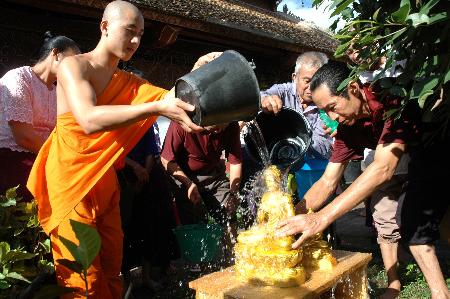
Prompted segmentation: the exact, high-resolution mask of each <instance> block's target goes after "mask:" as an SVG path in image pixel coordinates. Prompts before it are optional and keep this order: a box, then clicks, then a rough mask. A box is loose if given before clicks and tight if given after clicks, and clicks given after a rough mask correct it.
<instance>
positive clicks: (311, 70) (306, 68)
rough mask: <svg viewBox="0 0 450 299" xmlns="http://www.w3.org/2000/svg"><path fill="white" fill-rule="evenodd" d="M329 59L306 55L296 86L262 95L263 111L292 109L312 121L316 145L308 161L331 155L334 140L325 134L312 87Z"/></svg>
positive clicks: (295, 76)
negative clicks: (316, 73)
mask: <svg viewBox="0 0 450 299" xmlns="http://www.w3.org/2000/svg"><path fill="white" fill-rule="evenodd" d="M327 61H328V58H327V56H326V55H325V54H323V53H320V52H305V53H303V54H302V55H300V56H299V57H298V58H297V61H296V64H295V71H294V73H293V74H292V82H289V83H283V84H275V85H273V86H272V87H270V88H269V89H267V90H265V91H263V92H261V106H262V109H263V111H266V112H273V113H275V114H276V113H278V111H280V109H281V108H282V107H288V108H292V109H294V110H296V111H298V112H300V113H302V114H303V115H305V116H306V118H307V119H308V121H309V123H310V125H311V128H312V131H313V136H312V143H311V147H310V148H309V151H308V153H307V155H308V158H319V159H328V158H329V157H330V153H331V146H332V142H333V141H332V138H331V137H330V136H329V135H328V134H327V133H326V132H325V131H324V128H323V125H324V124H323V122H322V120H321V119H320V117H319V110H318V109H317V107H316V105H315V104H314V103H313V102H312V98H311V90H310V88H309V84H310V82H311V78H312V77H313V75H314V74H315V72H316V71H317V70H318V69H319V68H320V67H321V66H322V65H324V64H325V63H326V62H327Z"/></svg>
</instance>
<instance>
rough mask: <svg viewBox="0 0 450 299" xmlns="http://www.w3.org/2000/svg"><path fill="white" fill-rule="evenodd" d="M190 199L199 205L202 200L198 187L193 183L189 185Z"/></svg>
mask: <svg viewBox="0 0 450 299" xmlns="http://www.w3.org/2000/svg"><path fill="white" fill-rule="evenodd" d="M187 194H188V198H189V200H190V201H191V202H192V203H193V204H197V203H199V202H200V201H201V200H202V196H201V195H200V192H198V188H197V185H196V184H194V183H193V182H192V183H191V184H190V185H189V188H188V191H187Z"/></svg>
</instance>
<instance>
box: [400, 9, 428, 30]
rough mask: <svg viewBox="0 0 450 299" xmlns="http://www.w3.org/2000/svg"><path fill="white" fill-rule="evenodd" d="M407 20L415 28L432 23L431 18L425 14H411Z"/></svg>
mask: <svg viewBox="0 0 450 299" xmlns="http://www.w3.org/2000/svg"><path fill="white" fill-rule="evenodd" d="M406 20H410V21H411V22H412V25H413V27H417V26H419V25H420V24H424V23H428V22H429V21H430V18H429V17H428V16H427V15H425V14H421V13H418V12H417V13H413V14H410V15H409V16H408V17H407V18H406Z"/></svg>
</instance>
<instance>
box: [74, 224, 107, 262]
mask: <svg viewBox="0 0 450 299" xmlns="http://www.w3.org/2000/svg"><path fill="white" fill-rule="evenodd" d="M70 224H71V225H72V228H73V230H74V232H75V235H76V236H77V238H78V240H79V241H80V246H79V247H80V250H81V252H82V253H83V256H84V257H85V264H83V263H82V265H84V266H86V267H85V268H84V269H85V270H87V269H88V268H89V266H90V265H91V263H92V261H93V260H94V259H95V257H96V256H97V255H98V253H99V251H100V247H101V239H100V235H99V234H98V232H97V230H96V229H95V228H93V227H92V226H89V225H87V224H84V223H81V222H77V221H74V220H70Z"/></svg>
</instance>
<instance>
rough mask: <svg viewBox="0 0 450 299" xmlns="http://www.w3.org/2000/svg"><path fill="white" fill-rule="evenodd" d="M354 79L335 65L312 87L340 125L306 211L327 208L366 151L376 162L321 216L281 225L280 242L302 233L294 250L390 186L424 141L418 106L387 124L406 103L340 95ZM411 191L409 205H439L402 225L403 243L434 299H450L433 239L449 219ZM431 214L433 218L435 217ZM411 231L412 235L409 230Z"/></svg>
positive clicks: (354, 92) (359, 91)
mask: <svg viewBox="0 0 450 299" xmlns="http://www.w3.org/2000/svg"><path fill="white" fill-rule="evenodd" d="M349 74H350V70H349V69H348V68H347V66H346V64H344V63H339V62H330V63H328V64H325V65H324V66H323V67H321V68H320V69H319V70H318V71H317V72H316V74H315V75H314V77H313V79H312V82H311V87H310V88H311V91H312V95H313V101H314V103H315V104H316V106H317V107H318V108H319V109H323V110H325V111H326V112H327V114H328V116H329V117H330V118H331V119H334V120H337V121H338V122H339V127H338V130H337V135H336V136H335V138H336V140H335V143H334V146H333V152H332V155H331V158H330V160H329V161H330V162H329V163H328V165H327V168H326V169H325V172H324V174H323V175H322V177H321V178H320V179H319V180H318V181H317V182H316V183H315V184H314V185H313V186H312V187H311V189H309V190H308V192H307V193H306V194H305V196H304V198H305V200H304V201H303V202H306V207H307V208H312V209H313V210H318V209H319V208H320V207H321V206H322V205H323V204H324V203H325V201H326V200H327V198H328V197H329V196H331V195H332V194H333V193H334V191H335V189H336V187H337V186H338V182H339V181H340V178H341V177H342V175H343V172H344V169H345V166H346V164H347V162H348V161H350V160H354V159H362V157H363V151H364V148H372V149H375V157H374V161H373V162H372V164H370V165H369V166H368V167H367V168H366V170H365V171H364V172H363V173H362V174H361V175H360V176H359V177H358V178H357V179H356V180H355V181H354V182H353V183H352V184H351V185H350V186H349V187H348V188H347V189H346V190H345V191H344V192H343V193H341V194H340V195H339V196H337V197H336V198H335V199H334V200H333V201H332V202H331V203H330V204H328V205H327V206H325V207H324V208H323V209H321V210H320V211H318V212H317V213H314V214H308V215H297V216H294V217H292V218H290V219H287V220H285V221H282V222H281V223H280V224H279V230H278V232H277V233H278V235H279V236H286V235H295V234H298V233H302V235H301V237H300V238H299V239H298V240H297V241H296V242H295V243H294V244H293V247H294V248H297V247H299V246H300V244H302V243H303V242H304V241H305V240H306V239H308V238H310V237H312V236H314V235H315V234H316V233H318V232H321V231H323V230H324V229H325V228H326V227H327V226H328V225H330V224H331V223H332V222H334V221H335V220H336V219H337V218H339V217H340V216H342V215H343V214H345V213H346V212H348V211H350V210H351V209H352V208H354V207H355V206H356V205H358V204H359V203H361V202H362V201H364V199H366V198H367V197H369V196H370V195H371V194H372V193H373V192H374V191H375V190H377V189H378V188H379V187H380V186H381V185H382V184H384V183H386V182H388V181H389V180H390V179H391V178H392V176H393V174H394V171H395V169H396V167H397V164H398V161H399V160H400V158H401V156H402V155H403V153H405V151H406V149H407V146H406V144H407V143H408V145H410V144H412V143H414V140H417V137H418V132H417V123H418V121H420V119H421V117H420V114H419V112H420V110H418V107H417V105H416V103H413V102H411V103H410V104H408V105H407V106H406V107H405V108H404V110H403V112H402V115H401V117H400V119H398V120H393V119H389V120H384V119H383V117H384V114H385V113H386V112H387V111H389V110H390V109H392V108H398V107H399V105H400V104H401V103H400V101H399V100H396V99H390V98H387V99H386V100H384V101H383V103H381V102H379V101H378V100H377V98H376V96H375V94H374V93H373V92H372V91H371V90H370V89H369V88H367V87H362V86H360V84H359V83H358V82H350V83H349V84H348V85H347V88H346V89H345V90H344V91H343V92H342V93H340V92H338V91H337V89H338V86H339V84H340V83H341V82H342V81H344V80H345V79H346V78H347V77H348V75H349ZM413 162H414V161H413V160H411V164H414V163H413ZM412 190H413V189H412ZM408 191H409V190H408V189H407V190H406V196H405V204H406V203H407V202H408V200H409V201H415V202H416V203H417V202H420V200H421V201H434V202H436V204H435V207H434V208H433V209H429V210H428V211H427V213H422V214H419V216H417V218H416V219H411V217H409V219H407V221H406V223H405V222H404V221H402V229H401V232H402V238H404V239H403V240H402V241H403V242H407V243H408V244H409V247H410V249H411V252H412V253H413V255H414V257H415V259H416V261H417V263H418V264H419V266H420V268H421V270H422V272H423V273H424V275H425V278H426V280H427V282H428V284H429V286H430V289H431V290H432V294H433V295H432V296H433V298H448V296H449V295H450V294H449V291H448V289H447V286H446V283H445V280H444V277H443V275H442V272H441V271H438V269H440V267H439V263H438V260H437V257H436V253H435V250H434V246H433V245H432V242H431V241H432V238H433V237H432V236H431V235H432V234H435V232H433V231H435V230H436V228H434V227H435V226H436V225H435V222H436V221H438V223H439V221H440V220H438V218H439V217H441V219H442V216H443V214H442V216H441V215H440V212H439V208H437V206H438V202H437V201H436V199H434V198H415V197H414V194H410V196H409V198H408ZM410 193H411V192H410ZM412 193H414V192H412ZM405 204H404V208H403V211H402V214H403V215H402V220H404V219H405V217H404V214H406V215H411V213H405V209H406V206H407V205H406V206H405ZM416 206H419V205H417V204H416ZM444 208H446V206H445V205H444V204H442V209H443V210H444V213H445V209H444ZM442 209H441V210H442ZM407 212H409V211H407ZM429 213H432V214H431V216H430V215H428V214H429ZM419 218H421V219H419ZM405 227H406V228H407V229H404V228H405ZM411 230H413V231H414V232H413V233H408V236H407V237H405V236H404V235H403V232H406V231H411ZM405 239H406V240H405ZM446 296H447V297H446Z"/></svg>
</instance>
